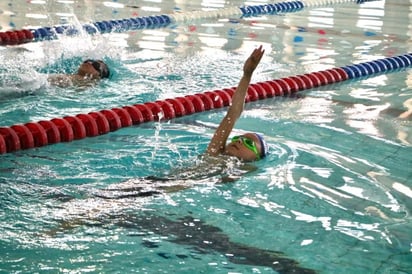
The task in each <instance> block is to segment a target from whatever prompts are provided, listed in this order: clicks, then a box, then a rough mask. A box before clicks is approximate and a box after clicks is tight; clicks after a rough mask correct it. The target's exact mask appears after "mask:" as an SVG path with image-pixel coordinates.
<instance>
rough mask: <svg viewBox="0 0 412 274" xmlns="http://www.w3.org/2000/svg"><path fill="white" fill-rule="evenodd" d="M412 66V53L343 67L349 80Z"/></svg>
mask: <svg viewBox="0 0 412 274" xmlns="http://www.w3.org/2000/svg"><path fill="white" fill-rule="evenodd" d="M410 66H412V53H408V54H404V55H399V56H394V57H388V58H383V59H378V60H374V61H370V62H365V63H360V64H355V65H349V66H345V67H341V69H343V70H344V71H345V72H346V73H347V74H348V77H349V79H354V78H359V77H364V76H370V75H372V74H375V73H382V72H391V71H395V70H399V69H403V68H407V67H410Z"/></svg>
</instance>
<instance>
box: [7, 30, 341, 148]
mask: <svg viewBox="0 0 412 274" xmlns="http://www.w3.org/2000/svg"><path fill="white" fill-rule="evenodd" d="M2 39H3V38H2ZM347 79H349V78H348V74H347V73H346V72H345V71H344V70H343V69H341V68H334V69H329V70H325V71H319V72H313V73H308V74H303V75H296V76H291V77H286V78H281V79H275V80H271V81H266V82H260V83H254V84H251V85H250V86H249V89H248V93H247V96H246V98H245V102H246V103H247V102H252V101H256V100H262V99H266V98H271V97H274V96H284V95H290V94H292V93H294V92H297V91H300V90H304V89H311V88H314V87H318V86H322V85H327V84H332V83H337V82H341V81H345V80H347ZM235 90H236V88H234V87H232V88H225V89H222V90H215V91H206V92H204V93H197V94H193V95H186V96H184V97H177V98H171V99H165V100H158V101H155V102H148V103H143V104H137V105H131V106H124V107H118V108H113V109H108V110H100V111H95V112H90V113H88V114H77V115H75V116H65V117H63V118H54V119H52V120H50V121H39V122H30V123H26V124H24V125H13V126H10V127H0V153H7V152H13V151H18V150H20V149H29V148H34V147H41V146H45V145H48V144H55V143H59V142H71V141H73V140H79V139H83V138H86V137H93V136H98V135H102V134H106V133H108V132H111V131H115V130H118V129H120V128H123V127H128V126H131V125H137V124H140V123H144V122H150V121H159V120H169V119H173V118H176V117H181V116H185V115H190V114H193V113H196V112H203V111H207V110H211V109H215V108H222V107H227V106H229V105H230V103H231V101H232V96H233V94H234V92H235Z"/></svg>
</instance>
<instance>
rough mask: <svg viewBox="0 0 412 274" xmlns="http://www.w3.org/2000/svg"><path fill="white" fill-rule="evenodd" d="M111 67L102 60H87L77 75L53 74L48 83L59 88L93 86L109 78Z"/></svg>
mask: <svg viewBox="0 0 412 274" xmlns="http://www.w3.org/2000/svg"><path fill="white" fill-rule="evenodd" d="M109 76H110V70H109V67H108V66H107V65H106V63H104V62H103V61H102V60H93V59H87V60H86V61H84V62H83V63H82V64H81V65H80V66H79V68H78V70H77V73H76V74H52V75H49V77H48V79H47V81H48V82H49V83H50V84H51V85H53V86H58V87H70V86H78V87H84V86H91V85H93V84H95V83H96V82H98V81H99V80H100V79H104V78H109Z"/></svg>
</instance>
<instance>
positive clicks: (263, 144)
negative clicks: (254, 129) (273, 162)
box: [255, 133, 269, 159]
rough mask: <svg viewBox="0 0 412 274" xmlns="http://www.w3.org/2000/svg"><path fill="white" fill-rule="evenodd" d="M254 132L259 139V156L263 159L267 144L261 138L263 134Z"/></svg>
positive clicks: (267, 147) (266, 151)
mask: <svg viewBox="0 0 412 274" xmlns="http://www.w3.org/2000/svg"><path fill="white" fill-rule="evenodd" d="M255 134H256V136H257V137H258V139H259V141H260V147H261V151H260V158H261V159H263V158H265V157H266V155H267V154H268V152H269V146H268V144H267V143H266V141H265V139H264V138H263V135H261V134H259V133H255Z"/></svg>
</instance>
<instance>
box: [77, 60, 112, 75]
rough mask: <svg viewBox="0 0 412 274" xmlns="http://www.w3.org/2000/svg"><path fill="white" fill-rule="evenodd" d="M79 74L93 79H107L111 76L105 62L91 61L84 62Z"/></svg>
mask: <svg viewBox="0 0 412 274" xmlns="http://www.w3.org/2000/svg"><path fill="white" fill-rule="evenodd" d="M77 74H79V75H82V76H87V77H90V78H91V79H100V78H107V77H108V76H109V72H108V68H107V65H106V64H105V63H104V62H103V61H100V60H97V61H95V60H91V59H88V60H86V61H84V62H83V63H82V64H81V65H80V67H79V69H78V71H77Z"/></svg>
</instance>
